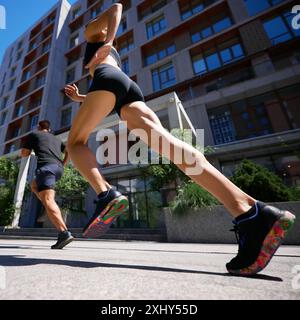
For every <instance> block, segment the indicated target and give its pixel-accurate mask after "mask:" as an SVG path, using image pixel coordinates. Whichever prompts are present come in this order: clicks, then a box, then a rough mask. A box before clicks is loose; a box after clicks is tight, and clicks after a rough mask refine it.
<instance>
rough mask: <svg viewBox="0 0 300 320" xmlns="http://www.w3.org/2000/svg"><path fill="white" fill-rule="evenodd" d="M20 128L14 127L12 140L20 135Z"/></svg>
mask: <svg viewBox="0 0 300 320" xmlns="http://www.w3.org/2000/svg"><path fill="white" fill-rule="evenodd" d="M20 132H21V128H20V127H15V128H14V130H13V133H12V138H16V137H18V136H19V135H20Z"/></svg>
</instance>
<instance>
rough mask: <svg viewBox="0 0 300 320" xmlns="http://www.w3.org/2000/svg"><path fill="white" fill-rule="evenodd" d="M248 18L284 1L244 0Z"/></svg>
mask: <svg viewBox="0 0 300 320" xmlns="http://www.w3.org/2000/svg"><path fill="white" fill-rule="evenodd" d="M244 1H245V4H246V7H247V10H248V14H249V16H253V15H256V14H258V13H260V12H262V11H264V10H266V9H268V8H270V7H272V6H275V5H277V4H279V3H281V2H283V1H285V0H244Z"/></svg>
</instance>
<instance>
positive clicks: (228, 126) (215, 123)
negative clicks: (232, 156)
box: [209, 110, 236, 144]
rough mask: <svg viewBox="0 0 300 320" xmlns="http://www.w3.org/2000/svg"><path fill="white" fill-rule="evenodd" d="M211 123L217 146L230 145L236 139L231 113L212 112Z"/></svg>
mask: <svg viewBox="0 0 300 320" xmlns="http://www.w3.org/2000/svg"><path fill="white" fill-rule="evenodd" d="M209 122H210V126H211V129H212V133H213V136H214V141H215V144H222V143H228V142H231V141H234V140H235V139H236V134H235V130H234V125H233V121H232V116H231V113H230V111H228V110H226V111H223V110H222V111H218V110H217V111H212V112H211V114H210V115H209Z"/></svg>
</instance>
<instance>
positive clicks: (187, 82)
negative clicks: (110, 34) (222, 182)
mask: <svg viewBox="0 0 300 320" xmlns="http://www.w3.org/2000/svg"><path fill="white" fill-rule="evenodd" d="M113 2H116V1H112V0H79V1H78V2H77V3H75V4H74V5H73V6H71V5H70V4H69V3H68V2H67V0H62V1H59V2H58V3H57V5H56V6H55V7H53V8H52V9H51V10H49V12H47V14H45V15H44V16H43V17H42V18H41V19H40V20H39V21H38V22H36V23H35V24H34V25H33V26H32V27H31V28H30V29H29V30H28V31H27V32H25V33H24V34H23V35H22V36H21V37H20V38H19V39H17V40H16V41H15V42H14V43H13V44H12V45H11V46H9V47H8V48H7V50H6V53H5V56H4V59H3V62H2V65H1V69H0V155H6V156H11V155H13V154H15V153H16V152H17V151H18V149H19V148H20V145H21V143H22V140H23V139H24V138H25V137H26V135H28V134H29V133H30V132H31V131H32V130H34V129H35V127H36V124H37V122H38V121H39V120H41V119H44V118H47V119H49V120H50V121H51V122H52V127H53V129H54V130H55V131H56V133H57V134H58V135H61V137H62V138H63V139H67V133H68V130H69V128H70V125H71V123H72V119H73V118H74V116H75V114H76V112H77V110H78V108H79V104H78V103H73V102H72V101H70V100H69V99H68V98H67V97H66V96H65V95H64V92H63V88H64V86H65V85H66V84H68V83H76V84H77V85H78V87H79V89H80V91H81V92H83V93H84V92H86V91H87V90H88V87H89V84H90V81H91V79H90V77H89V75H88V72H87V70H85V69H84V68H83V65H82V60H83V53H84V49H85V43H84V36H83V32H84V27H85V25H86V24H87V23H88V21H90V20H91V19H93V18H95V17H96V16H97V15H98V14H99V13H101V12H102V11H103V10H105V9H107V8H108V7H109V6H110V5H111V4H112V3H113ZM119 2H121V3H122V4H123V16H122V20H121V23H120V27H119V30H118V33H117V47H118V50H119V53H120V55H121V59H122V68H123V71H124V72H126V73H127V74H128V75H129V76H130V77H131V78H132V79H133V80H135V81H136V82H137V83H138V84H139V86H140V87H141V89H142V91H143V93H144V95H145V97H146V100H147V101H157V100H156V99H158V98H159V97H161V96H165V95H168V94H169V93H171V92H176V94H177V95H178V97H179V99H180V100H181V102H182V104H183V106H184V108H185V111H186V113H187V114H188V116H189V117H190V119H191V121H192V123H193V125H194V127H195V128H199V129H204V132H205V145H210V146H214V148H215V151H214V153H213V154H212V155H211V156H210V157H209V160H210V161H211V162H212V163H213V164H214V165H215V166H216V167H217V168H218V169H219V170H221V171H222V172H223V173H224V174H226V175H227V176H230V175H232V173H233V172H234V170H235V168H236V166H237V165H238V164H239V163H240V161H241V160H243V159H244V158H248V159H251V160H253V161H255V162H257V163H259V164H262V165H264V166H266V167H267V168H269V169H271V170H273V171H274V172H276V173H277V174H278V175H280V176H281V177H282V178H283V179H284V180H285V181H286V183H287V184H289V185H299V184H300V160H299V150H300V148H299V146H300V143H299V141H300V112H299V105H300V45H299V43H300V42H299V36H300V29H295V28H293V25H294V24H293V23H292V20H293V19H294V18H295V14H292V8H293V7H294V6H295V5H296V4H297V1H295V0H294V1H293V0H260V1H257V0H155V1H152V0H151V1H150V0H144V1H139V0H123V1H119ZM157 114H158V116H159V117H160V119H161V121H162V123H163V125H164V126H165V127H166V128H169V129H171V128H173V127H174V123H173V122H172V119H170V112H169V110H168V108H161V109H160V110H158V111H157ZM116 119H117V118H116V115H114V117H113V118H109V120H108V121H107V122H106V123H105V126H106V127H111V128H117V120H116ZM95 135H96V133H94V134H93V135H92V136H91V138H90V141H89V145H90V146H91V148H92V149H93V150H94V151H95V150H96V149H97V147H98V146H99V142H97V141H96V137H95ZM31 167H32V168H33V167H34V164H32V166H31ZM32 170H33V169H32ZM102 170H103V173H104V175H105V176H106V177H107V179H108V180H109V181H110V182H111V183H112V184H114V185H116V187H117V188H118V189H120V190H121V191H123V192H124V193H126V194H127V195H128V196H129V198H130V215H129V218H128V219H127V220H124V221H123V222H122V223H121V224H120V226H127V227H128V226H131V227H155V226H156V225H157V218H156V215H157V212H158V207H159V205H160V203H161V197H160V195H159V194H158V193H157V192H155V191H151V189H149V188H150V187H149V182H148V181H147V180H145V179H144V178H141V177H140V176H139V174H138V171H137V169H136V168H135V167H133V166H130V165H128V166H127V165H112V166H105V167H103V168H102ZM31 174H32V172H31ZM94 197H95V195H94V193H93V192H92V191H91V190H89V192H88V194H87V197H86V199H85V201H84V203H82V201H81V200H78V202H76V201H75V200H74V206H75V207H78V210H81V209H82V207H84V208H85V209H86V210H87V211H88V212H90V211H92V208H93V199H94ZM33 207H35V208H36V209H35V210H28V209H29V208H33ZM75 209H76V208H75ZM23 211H24V212H25V213H24V217H23V220H22V221H21V222H22V224H23V225H24V226H32V225H34V224H36V217H37V212H38V211H39V208H38V204H37V203H36V202H35V199H34V198H33V197H29V198H28V199H27V201H26V202H25V205H24V210H23ZM29 211H31V213H30V214H28V213H26V212H29ZM83 220H84V219H83ZM82 223H83V222H82Z"/></svg>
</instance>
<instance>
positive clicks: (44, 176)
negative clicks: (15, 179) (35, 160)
mask: <svg viewBox="0 0 300 320" xmlns="http://www.w3.org/2000/svg"><path fill="white" fill-rule="evenodd" d="M63 173H64V169H63V166H59V165H58V164H55V163H49V164H46V165H44V166H42V167H39V168H37V169H36V170H35V180H36V184H37V189H38V192H41V191H44V190H49V189H54V187H55V183H56V182H57V181H58V180H59V179H60V178H61V177H62V175H63Z"/></svg>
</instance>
